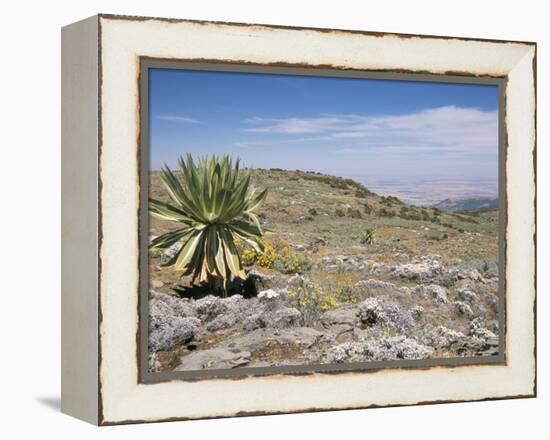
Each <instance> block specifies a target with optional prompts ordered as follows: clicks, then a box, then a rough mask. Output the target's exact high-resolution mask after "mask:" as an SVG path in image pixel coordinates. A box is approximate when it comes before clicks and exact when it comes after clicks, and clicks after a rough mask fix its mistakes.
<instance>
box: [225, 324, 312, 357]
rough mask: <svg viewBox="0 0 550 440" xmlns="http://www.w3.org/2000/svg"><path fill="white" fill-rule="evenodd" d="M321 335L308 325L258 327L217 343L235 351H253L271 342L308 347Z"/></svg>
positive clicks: (269, 344)
mask: <svg viewBox="0 0 550 440" xmlns="http://www.w3.org/2000/svg"><path fill="white" fill-rule="evenodd" d="M322 336H323V333H321V332H320V331H318V330H315V329H313V328H310V327H295V328H285V329H273V328H260V329H256V330H253V331H251V332H248V333H245V334H243V335H239V336H235V337H232V338H229V339H227V340H225V341H223V342H221V343H220V344H218V345H217V347H219V348H228V349H230V350H237V351H250V352H255V351H256V350H259V349H261V348H264V347H266V346H267V347H269V346H271V345H272V344H280V345H296V346H299V347H301V348H302V349H304V348H309V347H311V346H312V345H314V344H315V343H317V342H318V341H319V340H320V339H321V338H322Z"/></svg>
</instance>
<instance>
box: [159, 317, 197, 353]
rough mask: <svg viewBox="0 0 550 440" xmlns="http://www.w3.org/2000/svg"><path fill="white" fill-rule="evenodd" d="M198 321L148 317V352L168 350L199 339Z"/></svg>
mask: <svg viewBox="0 0 550 440" xmlns="http://www.w3.org/2000/svg"><path fill="white" fill-rule="evenodd" d="M200 324H201V322H200V320H199V319H197V318H192V317H190V318H182V317H180V316H173V315H172V316H169V317H167V316H166V315H162V316H158V315H154V316H151V315H149V351H151V352H157V351H160V350H170V349H172V348H174V347H176V346H178V345H181V344H187V343H189V342H191V341H197V340H199V339H200V335H201V332H200Z"/></svg>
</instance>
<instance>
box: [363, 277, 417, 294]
mask: <svg viewBox="0 0 550 440" xmlns="http://www.w3.org/2000/svg"><path fill="white" fill-rule="evenodd" d="M355 287H357V288H359V289H365V290H366V291H367V292H369V293H370V294H373V293H382V294H398V295H410V294H411V289H410V288H408V287H399V286H396V285H395V284H393V283H389V282H387V281H382V280H376V279H373V278H370V279H368V280H359V281H357V283H355Z"/></svg>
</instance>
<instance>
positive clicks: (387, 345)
mask: <svg viewBox="0 0 550 440" xmlns="http://www.w3.org/2000/svg"><path fill="white" fill-rule="evenodd" d="M432 354H433V349H432V348H431V347H427V346H425V345H422V344H419V343H418V342H417V341H416V340H415V339H412V338H406V337H405V336H395V337H392V338H386V339H370V340H365V341H359V342H347V343H344V344H340V345H337V346H335V347H331V348H329V349H328V350H327V351H326V352H325V353H324V354H323V361H324V362H329V363H342V362H361V361H387V360H395V359H427V358H429V357H430V356H431V355H432Z"/></svg>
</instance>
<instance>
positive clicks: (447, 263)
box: [149, 169, 499, 371]
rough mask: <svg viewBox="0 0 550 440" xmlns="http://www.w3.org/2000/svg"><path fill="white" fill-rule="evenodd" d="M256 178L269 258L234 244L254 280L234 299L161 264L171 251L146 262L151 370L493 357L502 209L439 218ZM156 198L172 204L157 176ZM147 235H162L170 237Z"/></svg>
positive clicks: (330, 187)
mask: <svg viewBox="0 0 550 440" xmlns="http://www.w3.org/2000/svg"><path fill="white" fill-rule="evenodd" d="M251 173H252V176H253V179H254V183H255V185H256V186H257V187H258V188H259V189H261V188H264V187H267V188H269V195H268V197H267V200H266V202H265V204H264V205H263V206H262V208H261V210H260V213H259V216H260V219H261V221H262V223H263V226H264V227H265V228H266V230H267V231H268V232H267V233H266V235H265V237H264V240H265V242H266V251H265V253H264V254H261V255H258V254H256V253H254V252H252V251H250V250H248V249H247V248H246V247H244V246H243V245H242V244H239V245H238V246H239V248H240V249H241V257H242V260H243V264H244V265H245V269H246V271H247V272H248V278H247V280H244V282H241V281H238V280H237V281H235V282H233V283H232V285H231V294H232V295H233V296H231V297H229V298H227V299H222V298H214V297H213V296H212V295H211V294H210V293H211V292H209V290H208V287H207V286H191V285H190V280H189V278H187V277H181V276H180V274H179V273H177V272H174V271H173V269H172V268H170V267H165V266H163V265H162V263H163V262H164V261H166V260H167V258H169V256H170V255H171V254H170V252H169V251H166V252H165V253H164V254H153V255H150V260H149V261H150V277H151V289H152V290H151V298H150V306H151V312H150V313H151V314H150V342H149V344H150V352H151V359H150V362H151V369H152V370H154V371H167V370H174V369H176V370H177V369H180V370H185V369H202V368H227V367H228V366H229V367H231V368H234V367H240V366H266V365H289V364H295V363H319V362H321V363H323V362H348V361H365V360H386V359H403V358H405V359H418V358H434V357H452V356H470V355H476V356H477V355H493V354H496V353H498V338H497V337H496V334H498V276H499V273H498V264H497V263H498V217H499V216H498V210H496V209H482V210H477V211H467V212H444V211H441V210H439V209H437V208H421V207H415V206H411V205H407V204H405V203H402V202H401V201H400V200H398V199H397V198H395V197H381V196H379V195H377V194H374V193H372V192H371V191H369V190H368V188H365V187H364V186H362V185H361V184H359V183H357V182H355V181H353V180H349V179H343V178H339V177H334V176H327V175H322V174H317V173H309V172H303V171H287V170H279V169H270V170H264V169H256V170H252V171H251ZM150 191H151V197H153V198H157V199H161V200H166V201H168V199H167V196H166V194H165V192H164V190H163V188H162V185H161V182H160V178H159V175H158V172H152V173H151V185H150ZM150 227H151V229H150V232H151V236H158V235H160V234H162V233H164V232H166V231H168V230H172V229H174V228H176V227H177V225H174V224H172V223H170V222H166V221H160V220H158V219H155V218H151V225H150ZM367 228H371V229H374V241H373V242H372V243H368V244H367V243H365V242H364V240H362V236H363V233H364V231H365V230H366V229H367ZM178 297H180V298H182V299H178ZM178 310H180V311H184V312H176V311H178ZM174 313H176V315H174ZM177 313H184V316H185V319H184V320H183V321H182V320H181V315H178V314H177ZM174 320H176V321H177V322H180V323H181V328H179V330H177V331H176V330H175V328H174V324H173V323H174V322H176V321H174ZM174 335H177V336H178V337H177V338H176V337H175V336H174ZM174 341H176V342H174ZM230 347H231V348H230ZM239 350H240V351H239ZM372 353H376V354H372Z"/></svg>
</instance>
